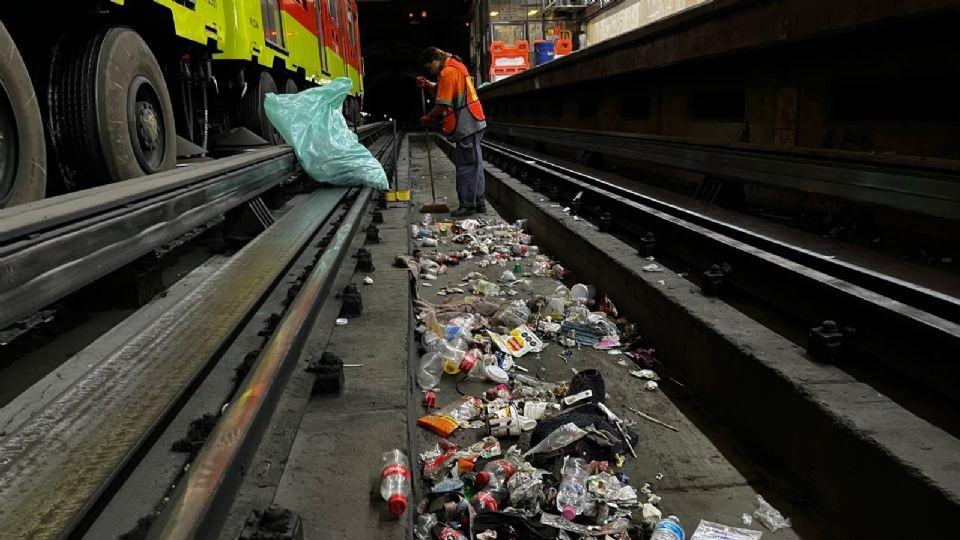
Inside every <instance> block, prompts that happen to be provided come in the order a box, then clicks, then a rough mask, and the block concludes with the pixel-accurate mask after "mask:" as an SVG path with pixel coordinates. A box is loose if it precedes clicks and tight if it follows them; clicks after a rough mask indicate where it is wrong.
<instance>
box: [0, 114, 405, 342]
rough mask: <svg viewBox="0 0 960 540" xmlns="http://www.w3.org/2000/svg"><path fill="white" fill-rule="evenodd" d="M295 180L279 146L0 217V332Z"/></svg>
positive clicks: (363, 132) (368, 130) (365, 132)
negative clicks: (286, 181) (280, 185)
mask: <svg viewBox="0 0 960 540" xmlns="http://www.w3.org/2000/svg"><path fill="white" fill-rule="evenodd" d="M389 126H390V123H389V122H378V123H375V124H370V125H367V126H362V127H361V128H360V134H359V135H358V140H360V141H369V140H370V139H371V138H373V137H376V136H379V135H380V134H382V133H383V132H384V131H385V130H386V128H387V127H389ZM299 173H300V166H299V164H298V163H297V160H296V157H295V156H294V154H293V151H292V150H291V149H290V148H289V147H286V146H282V147H275V148H268V149H264V150H257V151H253V152H248V153H245V154H241V155H237V156H231V157H227V158H223V159H220V160H217V161H214V162H210V163H204V164H201V165H196V166H189V167H184V168H182V169H178V170H174V171H169V172H164V173H159V174H155V175H150V176H148V177H145V178H138V179H134V180H127V181H125V182H119V183H117V184H111V185H107V186H100V187H97V188H93V189H89V190H83V191H78V192H75V193H70V194H66V195H62V196H58V197H52V198H50V199H46V200H43V201H38V202H36V203H30V204H25V205H19V206H15V207H12V208H9V209H5V210H0V328H3V327H5V326H7V325H10V324H13V323H15V322H16V321H18V320H20V319H21V318H23V317H26V316H28V315H30V314H31V313H34V312H36V311H38V310H39V309H42V308H43V307H45V306H47V305H50V304H51V303H53V302H56V301H57V300H59V299H60V298H63V297H64V296H66V295H67V294H70V293H72V292H74V291H76V290H78V289H80V288H81V287H83V286H85V285H88V284H90V283H92V282H93V281H95V280H96V279H98V278H100V277H103V276H104V275H106V274H108V273H110V272H112V271H114V270H117V269H119V268H121V267H123V266H124V265H126V264H129V263H130V262H132V261H134V260H136V259H137V258H138V257H141V256H143V255H145V254H147V253H150V252H151V251H153V250H154V249H157V248H159V247H161V246H163V245H165V244H167V243H169V242H171V241H173V240H175V239H176V238H179V237H180V236H182V235H184V234H186V233H188V232H190V231H191V230H193V229H195V228H197V227H200V226H202V225H203V224H204V223H207V222H209V221H210V220H212V219H215V218H217V217H219V216H221V215H223V214H224V213H225V212H227V211H228V210H231V209H233V208H235V207H237V206H239V205H241V204H243V203H245V202H246V201H249V200H251V199H253V198H255V197H257V196H259V195H260V194H262V193H264V192H265V191H267V190H269V189H271V188H273V187H274V186H276V185H278V184H280V183H281V182H283V181H284V180H285V179H287V178H290V177H291V176H293V175H296V174H299Z"/></svg>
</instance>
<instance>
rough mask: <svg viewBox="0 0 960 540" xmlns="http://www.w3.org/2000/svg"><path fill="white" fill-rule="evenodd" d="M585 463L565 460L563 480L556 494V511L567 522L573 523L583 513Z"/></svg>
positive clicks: (585, 492) (585, 486)
mask: <svg viewBox="0 0 960 540" xmlns="http://www.w3.org/2000/svg"><path fill="white" fill-rule="evenodd" d="M588 476H589V475H588V473H587V463H586V462H585V461H584V460H583V459H581V458H569V457H568V458H566V460H565V461H564V463H563V480H561V481H560V487H559V490H558V493H557V510H560V513H561V514H563V517H564V518H566V520H567V521H573V519H574V518H576V517H577V516H578V515H580V514H581V513H582V512H583V506H584V504H585V503H586V502H587V477H588Z"/></svg>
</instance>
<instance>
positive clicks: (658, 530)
mask: <svg viewBox="0 0 960 540" xmlns="http://www.w3.org/2000/svg"><path fill="white" fill-rule="evenodd" d="M685 538H686V534H685V533H684V532H683V527H681V526H680V520H679V519H677V516H667V517H666V518H664V519H661V520H660V523H657V526H656V527H654V528H653V536H651V537H650V540H684V539H685Z"/></svg>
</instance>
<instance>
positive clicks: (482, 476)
mask: <svg viewBox="0 0 960 540" xmlns="http://www.w3.org/2000/svg"><path fill="white" fill-rule="evenodd" d="M489 483H490V473H488V472H487V471H480V472H478V473H477V485H478V486H485V485H487V484H489Z"/></svg>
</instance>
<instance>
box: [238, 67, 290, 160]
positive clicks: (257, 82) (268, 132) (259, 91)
mask: <svg viewBox="0 0 960 540" xmlns="http://www.w3.org/2000/svg"><path fill="white" fill-rule="evenodd" d="M253 81H254V82H253V83H250V84H248V85H247V93H246V94H245V95H244V96H243V102H242V103H241V104H240V125H242V126H243V127H245V128H247V129H249V130H250V131H252V132H254V133H255V134H257V135H259V136H261V137H263V139H264V140H266V141H267V142H268V143H270V144H280V134H279V133H277V130H276V129H274V127H273V124H271V123H270V119H269V118H267V111H265V110H264V108H263V100H264V98H265V97H266V95H267V94H270V93H274V94H276V93H277V83H276V81H274V80H273V77H272V76H270V73H268V72H267V71H260V74H259V76H255V77H253Z"/></svg>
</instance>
